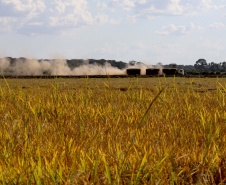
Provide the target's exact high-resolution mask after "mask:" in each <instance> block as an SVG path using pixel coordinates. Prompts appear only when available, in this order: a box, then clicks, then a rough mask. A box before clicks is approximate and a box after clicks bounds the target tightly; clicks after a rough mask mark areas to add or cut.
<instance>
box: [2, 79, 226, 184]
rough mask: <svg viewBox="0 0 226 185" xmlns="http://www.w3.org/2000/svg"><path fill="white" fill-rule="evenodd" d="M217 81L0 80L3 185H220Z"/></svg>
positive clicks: (224, 121) (225, 124) (221, 85)
mask: <svg viewBox="0 0 226 185" xmlns="http://www.w3.org/2000/svg"><path fill="white" fill-rule="evenodd" d="M225 93H226V84H225V81H224V79H184V78H167V79H166V78H148V79H137V78H131V79H88V78H87V79H69V80H67V79H52V80H47V79H46V80H44V79H43V80H41V79H39V80H31V79H30V80H22V79H9V80H1V81H0V102H1V103H0V123H1V124H0V131H1V132H0V182H1V184H197V183H199V184H223V183H226V105H225V98H226V94H225Z"/></svg>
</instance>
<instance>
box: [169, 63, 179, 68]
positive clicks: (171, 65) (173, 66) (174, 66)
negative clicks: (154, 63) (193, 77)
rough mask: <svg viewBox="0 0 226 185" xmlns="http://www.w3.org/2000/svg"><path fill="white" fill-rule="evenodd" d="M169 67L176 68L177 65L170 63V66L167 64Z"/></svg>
mask: <svg viewBox="0 0 226 185" xmlns="http://www.w3.org/2000/svg"><path fill="white" fill-rule="evenodd" d="M169 66H170V67H172V68H177V64H176V63H171V64H169Z"/></svg>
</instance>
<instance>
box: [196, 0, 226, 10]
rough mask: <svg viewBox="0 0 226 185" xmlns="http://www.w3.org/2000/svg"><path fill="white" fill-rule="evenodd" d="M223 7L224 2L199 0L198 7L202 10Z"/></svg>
mask: <svg viewBox="0 0 226 185" xmlns="http://www.w3.org/2000/svg"><path fill="white" fill-rule="evenodd" d="M225 7H226V4H221V5H216V4H213V1H212V0H201V2H200V4H199V8H200V9H203V10H209V9H215V10H218V9H221V8H225Z"/></svg>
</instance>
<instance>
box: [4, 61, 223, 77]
mask: <svg viewBox="0 0 226 185" xmlns="http://www.w3.org/2000/svg"><path fill="white" fill-rule="evenodd" d="M6 58H7V59H8V60H9V61H10V64H11V65H14V64H15V63H16V62H17V61H18V60H20V61H25V60H26V58H24V57H21V58H12V57H6ZM42 60H46V61H50V59H42ZM52 60H54V59H52ZM0 61H1V60H0ZM38 61H41V59H40V60H38ZM66 62H67V65H68V66H69V67H70V68H71V69H74V68H76V67H79V66H81V65H86V64H96V65H101V66H103V65H105V64H106V63H109V64H110V65H111V66H113V67H116V68H118V69H125V68H128V67H129V66H136V65H137V66H139V65H145V64H144V63H142V62H139V61H134V60H132V61H129V63H126V62H123V61H116V60H105V59H99V60H97V59H88V60H84V59H70V60H66ZM153 67H156V68H158V67H162V68H178V69H184V71H185V74H194V75H198V74H203V75H208V74H212V75H214V74H222V73H226V62H225V61H224V62H220V63H215V62H210V63H207V61H206V60H205V59H198V60H197V61H196V62H195V64H194V65H178V64H176V63H170V64H167V65H163V64H162V63H157V64H156V65H154V66H153Z"/></svg>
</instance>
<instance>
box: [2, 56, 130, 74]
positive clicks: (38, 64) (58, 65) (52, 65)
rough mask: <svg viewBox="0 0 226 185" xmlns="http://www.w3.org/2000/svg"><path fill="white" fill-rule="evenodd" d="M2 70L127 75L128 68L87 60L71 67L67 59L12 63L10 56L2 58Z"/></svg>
mask: <svg viewBox="0 0 226 185" xmlns="http://www.w3.org/2000/svg"><path fill="white" fill-rule="evenodd" d="M0 72H1V74H10V75H125V74H126V69H122V70H121V69H118V68H117V67H113V66H111V65H110V64H109V63H107V62H106V63H105V64H104V65H98V64H95V63H94V64H89V62H88V61H87V60H84V62H83V64H82V65H81V66H79V67H76V68H73V69H71V68H70V67H69V66H68V64H67V61H66V60H65V59H54V60H36V59H23V60H22V59H20V58H19V59H16V61H15V62H13V63H12V64H11V63H10V60H9V58H1V59H0Z"/></svg>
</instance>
